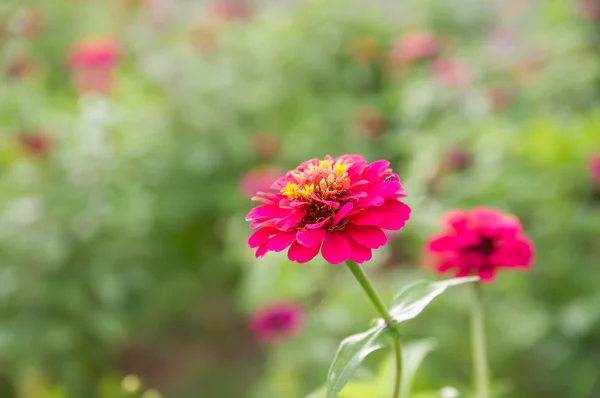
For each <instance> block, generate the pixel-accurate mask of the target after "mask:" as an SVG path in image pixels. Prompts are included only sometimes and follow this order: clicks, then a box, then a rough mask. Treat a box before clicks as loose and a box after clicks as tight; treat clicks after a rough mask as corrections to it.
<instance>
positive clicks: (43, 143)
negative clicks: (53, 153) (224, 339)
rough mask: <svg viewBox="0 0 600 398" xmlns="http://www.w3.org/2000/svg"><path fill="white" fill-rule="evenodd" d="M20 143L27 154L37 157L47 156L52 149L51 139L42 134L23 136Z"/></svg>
mask: <svg viewBox="0 0 600 398" xmlns="http://www.w3.org/2000/svg"><path fill="white" fill-rule="evenodd" d="M19 142H20V144H21V147H22V148H23V149H24V150H25V152H27V153H29V154H31V155H36V156H45V155H47V154H48V153H49V152H50V149H51V147H52V142H51V140H50V138H49V137H48V136H47V135H45V134H41V133H36V134H24V135H21V136H20V137H19Z"/></svg>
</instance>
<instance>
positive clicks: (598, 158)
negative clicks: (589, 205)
mask: <svg viewBox="0 0 600 398" xmlns="http://www.w3.org/2000/svg"><path fill="white" fill-rule="evenodd" d="M590 174H591V176H592V179H593V180H594V182H595V183H596V185H597V186H598V188H600V153H597V154H596V155H594V156H593V157H592V160H591V162H590Z"/></svg>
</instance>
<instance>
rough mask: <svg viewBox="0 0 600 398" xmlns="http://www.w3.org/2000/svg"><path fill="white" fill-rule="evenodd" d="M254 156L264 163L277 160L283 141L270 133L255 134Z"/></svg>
mask: <svg viewBox="0 0 600 398" xmlns="http://www.w3.org/2000/svg"><path fill="white" fill-rule="evenodd" d="M252 148H253V150H254V155H255V156H256V157H257V158H258V159H260V160H262V161H270V160H273V159H275V157H277V155H278V154H279V152H280V149H281V139H280V138H279V137H277V136H276V135H275V134H272V133H269V132H260V133H255V134H254V135H253V137H252Z"/></svg>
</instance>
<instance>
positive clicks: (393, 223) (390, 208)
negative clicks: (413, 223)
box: [379, 200, 411, 231]
mask: <svg viewBox="0 0 600 398" xmlns="http://www.w3.org/2000/svg"><path fill="white" fill-rule="evenodd" d="M410 212H411V209H410V207H409V206H408V205H407V204H405V203H402V202H398V201H395V200H393V201H386V202H385V204H384V205H383V206H381V213H382V215H383V220H382V221H381V223H379V227H380V228H383V229H390V230H392V231H396V230H399V229H400V228H402V227H403V226H404V224H406V221H408V219H409V218H410Z"/></svg>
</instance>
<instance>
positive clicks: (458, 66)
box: [433, 58, 473, 87]
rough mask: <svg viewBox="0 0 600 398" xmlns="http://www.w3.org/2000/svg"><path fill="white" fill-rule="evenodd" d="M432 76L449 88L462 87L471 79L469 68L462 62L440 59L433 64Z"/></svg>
mask: <svg viewBox="0 0 600 398" xmlns="http://www.w3.org/2000/svg"><path fill="white" fill-rule="evenodd" d="M433 74H434V76H435V77H436V79H437V80H439V81H440V82H441V83H442V84H444V85H446V86H450V87H464V86H466V85H468V84H469V83H470V82H471V80H472V79H473V76H472V72H471V68H469V66H468V65H467V64H465V63H464V62H463V61H460V60H458V59H452V58H440V59H437V60H436V61H435V62H434V64H433Z"/></svg>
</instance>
